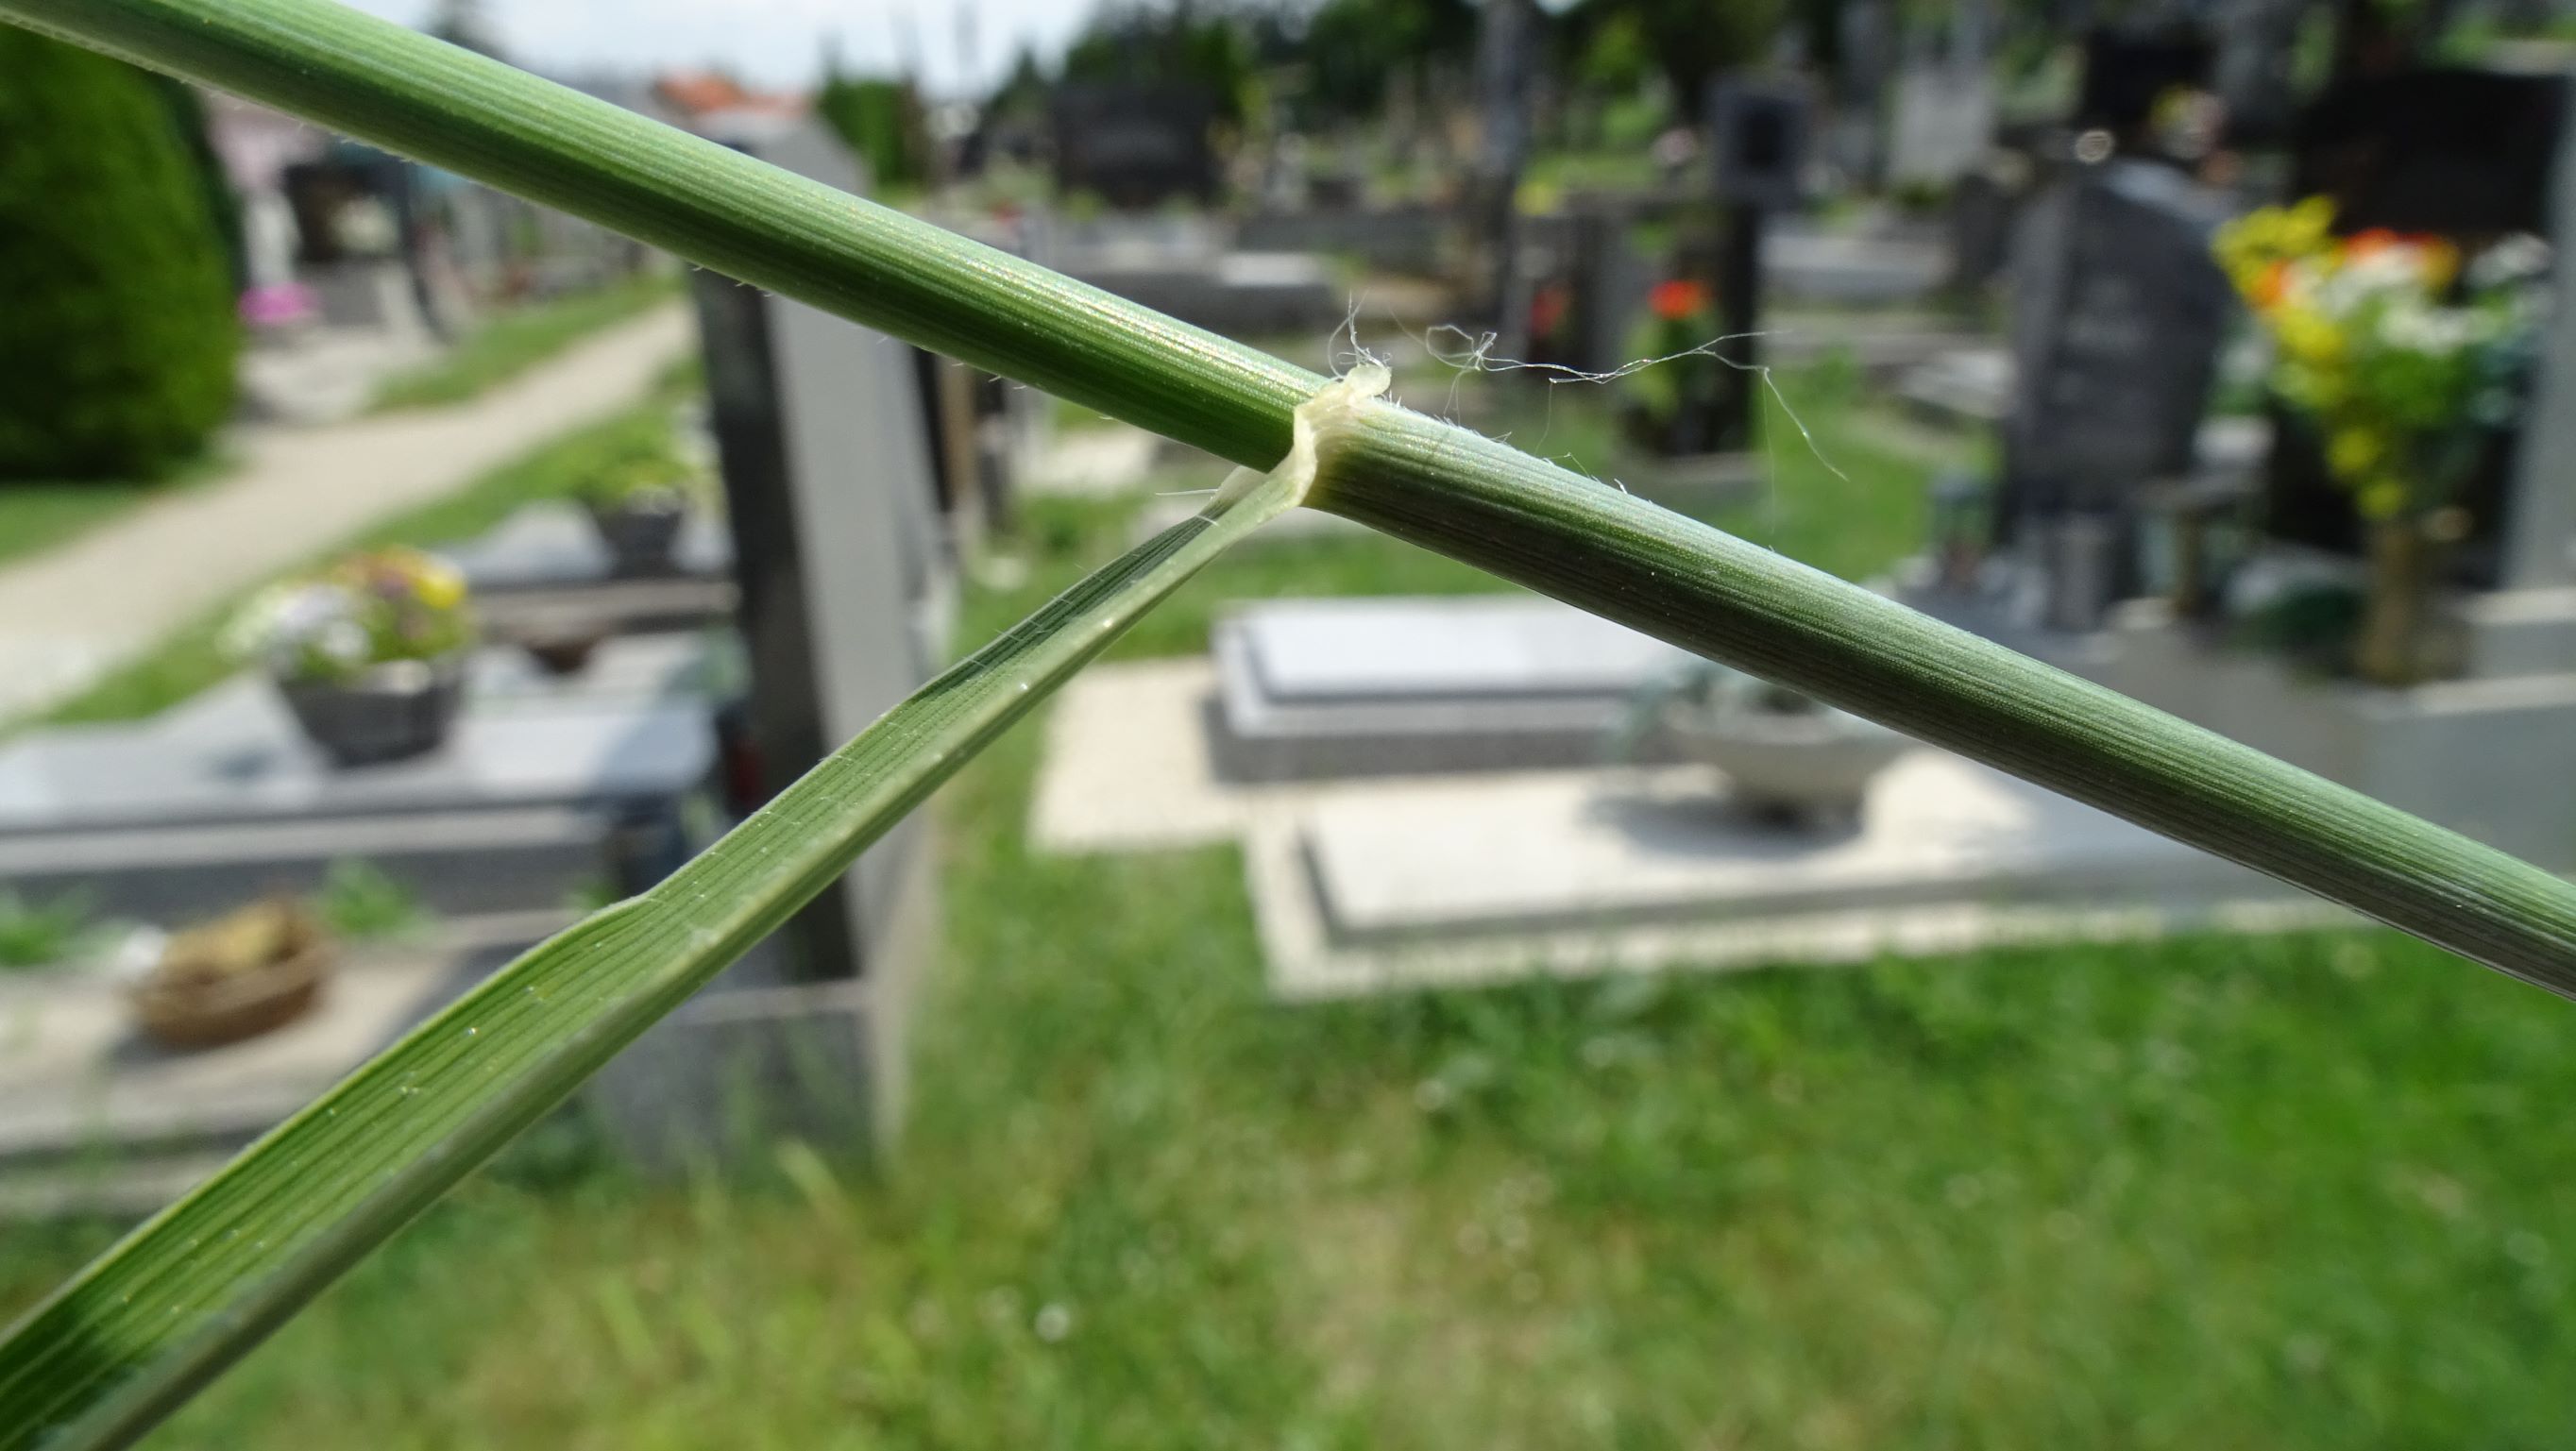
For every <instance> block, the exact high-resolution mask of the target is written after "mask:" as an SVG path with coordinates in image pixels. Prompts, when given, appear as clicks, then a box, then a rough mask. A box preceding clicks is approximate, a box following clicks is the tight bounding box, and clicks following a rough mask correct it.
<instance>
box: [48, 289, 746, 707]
mask: <svg viewBox="0 0 2576 1451" xmlns="http://www.w3.org/2000/svg"><path fill="white" fill-rule="evenodd" d="M694 337H695V329H694V328H693V327H692V325H691V323H690V321H689V317H688V312H687V309H686V308H685V307H683V306H681V305H680V304H677V303H673V304H671V305H669V306H667V307H663V308H660V309H658V310H656V311H654V312H651V313H648V314H646V315H645V316H643V317H641V318H638V319H636V320H635V321H633V322H629V323H623V324H620V325H619V326H617V327H616V328H613V329H611V330H609V331H607V332H604V333H601V334H599V335H598V336H596V337H594V338H590V339H587V340H585V341H583V342H581V343H578V344H575V345H574V346H573V347H572V348H571V349H570V350H568V351H567V352H565V353H564V354H563V355H562V356H560V357H557V358H555V359H553V360H552V361H549V362H546V363H543V364H540V365H539V366H537V367H536V368H534V369H531V370H530V371H528V372H526V373H524V374H521V375H520V376H519V377H518V378H517V379H515V380H513V381H512V382H509V383H507V384H504V385H502V386H500V387H499V388H496V389H494V390H493V391H491V392H489V393H487V394H485V395H483V396H482V397H480V398H477V399H474V400H472V401H471V402H467V403H460V404H457V405H455V406H453V407H448V408H434V409H421V410H417V411H411V412H404V413H394V414H387V415H384V416H382V417H376V418H360V419H353V420H351V421H349V422H347V423H340V424H333V425H330V426H327V427H318V428H260V429H252V430H247V431H244V432H242V433H240V434H237V435H235V436H234V437H233V438H232V439H231V440H229V443H230V447H231V450H232V451H233V452H234V453H236V454H237V455H239V456H240V458H241V466H240V468H238V469H237V470H235V471H234V472H233V473H231V474H230V475H228V476H226V477H225V478H224V479H223V480H221V481H220V482H217V483H212V484H208V485H205V486H203V487H200V488H193V489H187V490H183V491H181V492H178V493H174V494H173V495H171V496H170V497H168V498H166V499H161V500H158V501H156V502H154V503H152V504H149V505H146V506H145V507H144V508H142V509H140V510H137V511H136V512H134V513H132V514H129V515H127V516H125V517H123V518H121V519H118V520H117V521H116V522H114V523H112V524H109V525H107V526H105V527H103V528H100V529H97V530H94V531H92V532H90V533H87V534H83V535H81V536H80V537H78V538H76V539H74V540H72V541H71V542H70V543H68V544H65V545H64V546H63V547H62V548H60V549H56V550H52V551H49V552H47V553H45V554H42V555H39V556H37V557H35V558H33V559H29V560H25V561H23V562H20V563H18V564H14V565H11V566H8V567H6V568H0V722H5V721H7V720H10V719H12V718H14V717H17V716H21V715H25V714H28V713H31V712H34V711H37V710H41V709H43V708H45V707H46V706H48V705H51V704H53V703H54V702H56V701H60V700H62V699H64V698H66V697H68V696H70V695H72V694H73V693H75V692H77V691H78V690H80V689H81V688H82V687H83V686H85V685H87V684H89V683H90V682H91V681H93V680H95V679H97V678H98V677H99V676H101V675H104V674H105V673H107V672H108V671H110V670H113V669H114V668H116V667H117V666H118V665H120V664H123V663H124V662H126V661H128V660H130V659H133V658H134V657H136V656H138V655H140V654H142V653H143V652H144V651H146V650H148V649H150V648H151V647H152V646H153V645H154V644H155V643H157V642H158V641H160V640H161V639H162V638H164V637H165V636H167V635H168V634H169V633H170V632H171V631H173V630H176V629H178V628H179V627H180V626H182V625H184V624H186V623H187V622H188V621H190V620H192V619H194V618H196V617H197V616H198V615H200V614H202V613H204V612H205V611H206V610H207V609H209V608H212V607H214V606H215V605H218V604H220V603H222V602H223V600H225V599H226V598H227V597H229V596H231V595H232V594H234V593H235V592H237V591H239V590H241V589H243V588H245V587H247V586H249V585H251V584H254V583H256V582H258V581H259V580H262V579H265V578H267V577H268V576H270V575H272V574H275V573H276V572H278V571H279V570H281V569H286V568H289V567H291V566H293V565H295V564H297V563H299V562H301V561H303V560H306V559H309V558H311V557H313V556H314V555H316V554H318V553H321V552H323V551H325V550H327V549H329V548H331V546H333V545H334V544H336V543H338V542H340V541H341V540H343V539H346V538H348V537H349V536H351V535H353V534H356V533H358V532H360V531H362V530H364V529H366V528H367V527H368V526H369V525H371V524H374V523H376V522H377V521H379V520H382V519H385V518H388V517H390V516H393V515H396V514H401V513H403V512H405V511H407V510H410V509H413V508H415V507H417V506H419V505H421V504H423V503H426V502H429V501H431V500H435V499H438V498H441V497H443V496H445V495H447V494H451V493H454V492H456V491H457V490H458V489H461V488H463V487H464V486H465V485H466V484H468V483H470V482H472V481H473V480H474V479H475V478H476V477H477V476H479V475H481V474H483V473H484V472H486V471H487V470H489V469H492V468H494V467H496V466H498V465H500V464H502V463H506V462H508V461H509V460H510V459H512V458H515V457H517V456H519V455H521V454H524V453H526V452H528V451H529V450H530V449H533V448H535V447H536V446H538V445H539V444H542V443H544V442H545V441H546V440H548V439H550V438H554V437H556V436H557V435H560V434H562V433H565V432H567V431H570V430H572V429H575V428H578V427H580V426H581V425H583V424H585V423H589V422H591V421H593V420H595V419H599V418H603V417H606V416H608V415H610V414H612V413H614V412H616V411H617V410H619V409H621V408H624V407H626V406H627V405H629V404H631V403H633V402H634V401H635V400H636V399H637V398H638V397H639V396H641V395H642V394H643V392H644V390H645V389H646V388H647V387H649V386H650V385H651V384H652V382H653V380H654V379H655V378H656V377H657V376H659V375H660V374H661V372H662V370H663V369H664V368H665V367H667V366H669V364H670V363H671V362H672V361H674V360H675V359H677V358H679V357H680V356H681V355H682V354H683V353H684V352H685V350H686V349H687V348H689V347H690V346H691V345H692V341H693V339H694Z"/></svg>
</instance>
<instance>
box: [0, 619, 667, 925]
mask: <svg viewBox="0 0 2576 1451" xmlns="http://www.w3.org/2000/svg"><path fill="white" fill-rule="evenodd" d="M706 658H707V647H706V645H705V644H704V643H703V642H702V641H700V640H699V639H697V638H696V637H693V636H679V637H636V638H633V639H628V640H619V641H612V642H609V644H608V645H607V646H605V647H603V648H602V650H601V651H600V653H599V655H598V657H597V658H596V659H595V660H594V662H593V666H592V669H591V670H590V671H588V672H585V673H584V674H583V675H580V676H575V677H572V678H570V679H569V680H566V679H560V678H556V677H548V676H544V675H542V674H541V673H539V672H538V671H537V670H536V669H535V668H534V667H533V665H531V664H530V663H529V662H528V661H527V660H526V659H525V657H524V656H522V655H521V654H520V653H519V652H517V651H515V650H498V651H485V652H482V653H481V654H480V655H478V657H477V659H476V660H475V662H474V665H473V668H472V674H473V683H474V686H475V689H474V691H473V693H472V694H470V695H469V696H468V698H467V700H468V703H467V708H466V711H465V714H464V715H463V717H462V718H461V719H460V720H459V722H458V723H457V726H456V729H455V734H454V737H453V738H452V739H451V740H450V741H449V742H448V743H447V744H446V745H445V746H443V747H441V748H440V749H439V750H438V751H436V752H433V753H431V754H429V755H427V756H422V757H418V758H415V759H412V760H408V761H400V762H393V763H389V764H386V765H382V766H373V767H368V768H365V769H361V770H346V771H344V770H334V769H332V768H331V767H330V766H328V765H327V764H326V763H325V762H323V761H322V759H321V758H320V757H319V755H318V753H316V752H315V751H314V750H313V748H312V747H311V746H310V745H309V744H308V743H306V742H305V741H304V740H303V739H302V737H301V735H300V733H299V732H298V731H297V729H296V727H295V724H294V721H293V719H292V717H291V716H290V715H289V713H288V712H287V709H286V707H285V705H284V703H283V702H282V701H281V700H279V699H278V697H277V694H276V692H275V690H274V689H273V688H271V687H270V686H269V685H268V684H267V683H266V682H265V681H263V680H260V679H258V678H256V677H252V676H242V677H238V678H236V679H234V680H232V681H229V682H227V683H226V684H224V685H221V686H218V687H216V688H215V689H214V690H211V691H208V692H205V693H204V694H201V695H199V696H197V697H196V698H194V699H192V700H190V701H188V702H186V703H184V704H182V705H180V706H178V707H175V708H174V709H172V710H170V711H168V712H165V713H164V714H163V715H161V716H158V717H155V718H153V719H150V720H145V721H140V722H134V723H130V724H117V725H100V726H81V727H64V728H58V729H53V730H46V731H37V732H32V733H29V734H28V735H25V736H23V737H20V738H19V739H17V740H16V741H13V742H11V743H9V744H8V745H7V746H5V747H0V880H7V881H9V882H11V883H12V885H13V886H15V887H17V888H18V889H19V890H21V891H26V892H31V893H35V894H37V895H38V896H50V895H55V894H59V893H64V892H74V893H79V894H81V895H83V896H85V897H86V898H88V899H89V900H90V902H91V904H92V905H93V907H94V908H95V909H96V910H98V911H101V912H106V913H110V914H116V915H128V916H137V917H142V918H145V919H147V920H155V921H165V922H167V921H178V920H184V919H186V918H189V917H193V916H198V915H203V914H206V913H209V912H215V911H221V910H223V909H225V908H228V907H231V906H233V905H237V904H238V903H240V902H241V901H243V900H246V899H248V898H250V897H254V896H257V895H260V894H262V893H266V892H270V891H276V890H291V891H309V890H311V889H312V888H313V887H315V886H316V885H318V884H319V883H320V882H321V880H322V879H323V877H324V876H325V875H326V874H327V873H328V871H329V870H330V868H331V866H332V865H333V863H335V862H339V861H346V860H365V861H369V862H372V863H374V864H376V865H377V866H378V867H380V868H381V869H383V870H385V871H386V872H388V873H389V874H391V875H392V876H394V877H395V878H396V879H397V880H398V881H401V882H403V883H404V884H405V885H406V886H408V887H410V888H411V889H413V890H414V891H415V892H417V893H418V894H419V895H420V896H421V898H422V900H423V903H424V905H426V906H428V907H430V908H432V909H434V910H438V911H442V912H451V913H452V912H488V911H502V910H511V909H519V908H539V907H555V906H559V905H561V904H562V903H563V902H564V901H565V900H567V899H568V898H569V897H571V896H572V895H573V894H575V893H579V892H587V891H590V890H593V889H596V888H598V887H601V886H608V887H612V888H616V889H620V890H633V889H635V888H638V887H640V886H642V885H643V884H645V883H646V882H648V881H650V880H652V879H653V878H654V877H656V876H658V875H659V873H660V872H661V871H663V870H667V869H668V868H669V867H670V866H672V865H675V864H676V863H677V861H678V860H679V859H680V858H681V857H682V856H683V855H684V854H685V850H686V840H685V838H686V834H687V829H686V828H685V826H684V825H683V821H682V817H683V805H684V803H685V802H686V801H688V800H689V799H690V798H692V797H693V796H694V795H695V794H696V793H697V792H698V791H699V790H700V789H701V787H702V786H703V784H704V783H705V782H706V780H707V778H708V776H709V773H710V772H711V771H712V769H713V766H714V762H715V739H714V728H713V725H712V723H711V721H710V719H709V707H708V704H707V701H706V698H705V696H704V695H703V693H701V690H700V688H699V687H700V684H701V681H702V678H703V672H704V670H705V668H706Z"/></svg>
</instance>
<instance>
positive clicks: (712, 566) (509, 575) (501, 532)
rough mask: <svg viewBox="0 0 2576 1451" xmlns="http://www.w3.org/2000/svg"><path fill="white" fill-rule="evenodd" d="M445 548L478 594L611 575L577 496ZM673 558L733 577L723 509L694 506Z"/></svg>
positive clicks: (699, 570) (698, 571) (692, 572)
mask: <svg viewBox="0 0 2576 1451" xmlns="http://www.w3.org/2000/svg"><path fill="white" fill-rule="evenodd" d="M439 553H441V554H443V555H445V556H447V557H448V558H449V559H450V560H453V561H454V562H455V564H456V567H457V568H458V569H461V570H463V571H464V572H465V577H466V580H467V581H468V582H469V583H471V584H472V585H473V587H474V589H475V591H476V592H477V593H478V594H484V593H489V592H492V591H501V590H518V589H550V588H555V587H559V586H563V585H572V584H590V583H597V582H604V581H606V580H607V579H608V578H609V563H610V560H609V553H608V546H606V545H605V544H602V543H601V542H600V540H599V532H598V530H597V529H596V528H594V527H593V526H592V524H591V522H590V518H589V516H588V515H587V514H586V513H584V512H583V510H582V509H581V507H580V506H579V505H576V504H571V503H563V502H552V503H542V504H530V505H529V506H527V507H526V508H524V509H521V510H519V511H518V512H517V513H515V514H512V515H511V516H510V517H509V518H507V519H504V520H502V521H501V523H500V524H499V525H498V526H496V527H495V528H494V529H493V530H492V531H491V532H490V533H488V534H484V535H482V536H480V537H478V538H476V539H474V540H472V541H470V542H468V543H464V544H458V545H453V546H449V547H446V548H442V549H441V550H439ZM673 562H674V563H676V564H677V565H678V567H679V572H680V573H681V574H682V575H684V576H697V577H709V578H722V577H728V576H730V575H731V573H732V571H733V539H732V536H731V535H730V534H728V533H727V532H726V530H725V522H724V518H723V515H722V513H721V512H720V511H718V510H715V509H709V508H699V509H694V510H692V511H690V514H689V517H688V520H687V522H685V523H684V524H682V525H681V526H680V538H679V542H678V544H677V545H676V546H675V548H674V552H673Z"/></svg>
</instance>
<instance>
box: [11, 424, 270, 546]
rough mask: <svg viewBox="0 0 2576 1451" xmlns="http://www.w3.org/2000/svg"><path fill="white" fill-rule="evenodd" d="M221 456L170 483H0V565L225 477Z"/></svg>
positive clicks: (183, 470)
mask: <svg viewBox="0 0 2576 1451" xmlns="http://www.w3.org/2000/svg"><path fill="white" fill-rule="evenodd" d="M228 463H229V461H228V460H227V459H226V457H225V456H224V455H223V454H222V453H221V452H220V451H218V452H213V453H209V454H207V455H206V456H205V457H203V458H201V459H198V460H196V461H195V462H192V463H188V464H183V465H181V466H180V467H179V468H178V470H177V471H176V472H174V473H172V474H171V475H170V476H169V477H167V478H162V479H154V480H150V481H148V482H145V481H137V480H131V479H72V480H63V481H56V480H51V479H0V564H7V563H9V562H11V561H12V560H17V559H23V558H25V557H27V556H28V555H32V554H41V553H43V552H44V551H46V550H48V549H51V548H53V547H54V546H56V545H58V544H64V543H68V542H69V541H70V540H72V539H74V538H76V537H78V536H79V535H82V534H86V533H88V532H89V531H90V530H92V529H95V528H97V527H98V526H99V525H101V524H104V523H107V522H108V521H109V520H111V519H114V518H116V517H117V516H118V515H120V514H123V513H125V512H126V511H127V510H129V509H134V508H138V507H140V506H142V505H144V504H148V503H150V502H151V501H153V500H154V499H157V498H160V497H162V496H163V495H165V494H168V493H170V492H171V491H172V490H175V489H184V488H187V487H188V486H189V485H191V484H195V483H201V482H203V481H205V480H207V479H211V478H214V477H216V476H217V475H220V474H221V473H223V471H224V470H225V468H226V467H227V466H228Z"/></svg>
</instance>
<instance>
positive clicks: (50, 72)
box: [0, 25, 240, 481]
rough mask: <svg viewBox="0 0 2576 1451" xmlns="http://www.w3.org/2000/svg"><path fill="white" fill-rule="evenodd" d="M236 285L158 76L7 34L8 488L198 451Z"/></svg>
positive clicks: (1, 386)
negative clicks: (11, 482) (15, 482)
mask: <svg viewBox="0 0 2576 1451" xmlns="http://www.w3.org/2000/svg"><path fill="white" fill-rule="evenodd" d="M230 272H231V268H230V265H229V260H228V258H227V256H226V252H225V248H224V244H223V241H222V239H221V235H220V233H219V232H218V231H217V229H216V223H215V220H214V218H213V217H212V216H210V215H209V212H208V207H207V200H206V195H205V190H204V185H203V181H202V179H201V177H200V176H199V174H198V166H197V163H196V162H195V161H194V159H192V157H191V156H190V154H189V152H188V150H187V145H186V141H185V139H184V138H183V137H182V136H181V135H180V134H179V130H178V127H177V125H176V124H175V118H174V115H173V112H172V109H171V106H170V104H169V101H168V100H167V98H165V97H164V96H162V95H161V94H159V93H158V92H157V91H156V89H155V86H154V82H153V80H152V79H151V78H150V77H149V76H147V75H145V74H144V73H143V72H141V71H139V70H136V69H134V68H133V67H131V66H128V65H125V64H123V63H122V62H119V61H113V60H109V59H107V58H105V57H103V56H99V55H95V54H92V53H91V52H88V51H85V50H79V49H76V48H74V47H72V46H68V45H63V44H60V43H58V42H55V41H51V40H46V39H44V38H42V37H40V36H37V35H34V34H32V33H30V32H28V31H24V30H20V29H18V28H16V27H14V26H7V25H0V481H5V480H8V479H12V478H47V479H72V478H141V477H149V476H151V475H154V474H157V473H160V472H162V471H164V470H166V469H168V468H169V467H170V466H172V465H173V464H176V463H179V462H181V461H183V460H185V459H187V458H189V457H190V456H192V455H194V454H196V453H198V452H200V451H201V450H202V449H204V447H205V445H206V440H207V438H208V437H209V435H211V434H212V433H213V432H214V429H215V427H216V426H217V425H218V424H220V423H222V422H223V420H224V417H225V415H226V414H227V413H228V412H229V411H230V410H231V407H232V402H233V360H234V356H235V354H236V352H237V351H238V350H239V347H240V333H239V328H238V326H237V324H236V322H235V319H234V311H233V289H232V279H231V276H230Z"/></svg>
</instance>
